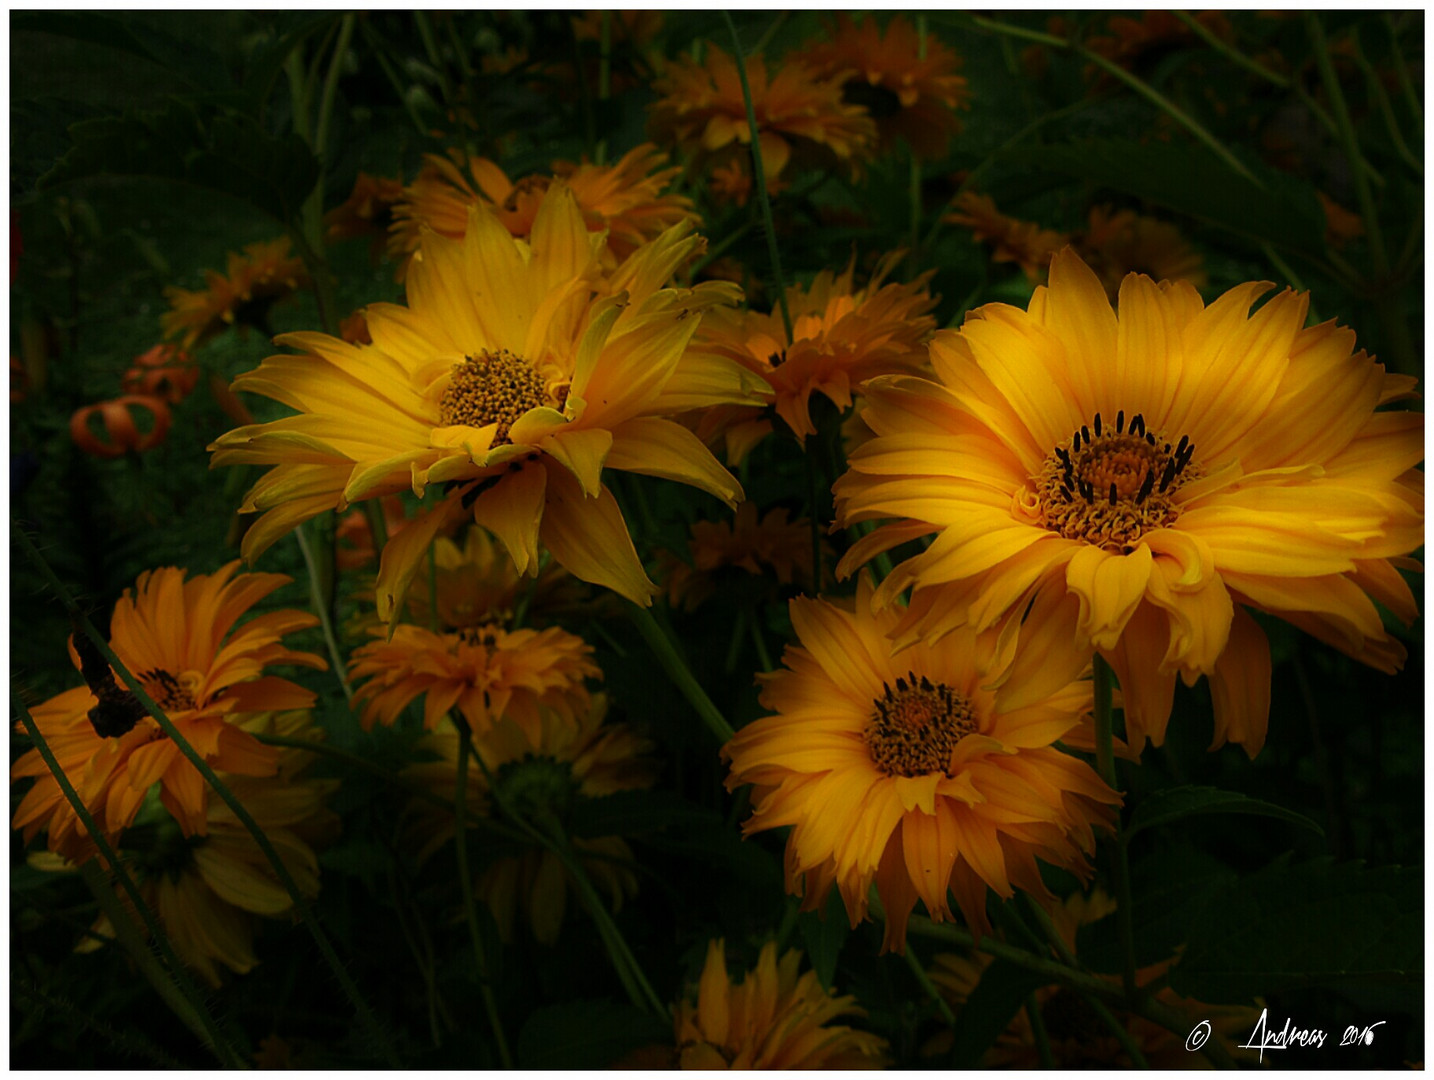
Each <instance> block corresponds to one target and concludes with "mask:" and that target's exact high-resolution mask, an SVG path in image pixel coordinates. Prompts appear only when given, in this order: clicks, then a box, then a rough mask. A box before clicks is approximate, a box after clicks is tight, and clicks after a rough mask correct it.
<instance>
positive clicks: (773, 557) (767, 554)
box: [667, 502, 830, 611]
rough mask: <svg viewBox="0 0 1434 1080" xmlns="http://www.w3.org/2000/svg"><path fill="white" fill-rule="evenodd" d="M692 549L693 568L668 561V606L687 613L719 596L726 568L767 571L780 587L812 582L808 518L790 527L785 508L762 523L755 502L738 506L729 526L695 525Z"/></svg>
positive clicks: (765, 516)
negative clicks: (719, 577) (715, 593)
mask: <svg viewBox="0 0 1434 1080" xmlns="http://www.w3.org/2000/svg"><path fill="white" fill-rule="evenodd" d="M691 550H692V565H691V566H688V565H687V564H686V563H684V562H681V561H680V560H678V559H676V558H674V557H672V556H670V555H669V556H667V560H668V564H669V565H670V567H671V570H670V572H669V573H668V575H667V595H668V601H669V603H671V604H672V606H673V607H679V606H680V607H684V608H685V609H686V610H688V611H695V610H696V609H697V606H698V605H699V604H701V603H702V601H704V600H706V599H707V598H708V597H709V596H711V595H712V594H713V593H714V592H716V591H717V582H718V580H719V579H718V573H719V572H720V571H721V570H723V569H725V568H727V567H736V568H739V569H741V570H745V571H746V572H747V573H748V574H755V575H759V576H760V575H762V574H765V573H768V572H770V573H772V574H773V575H774V576H775V577H776V579H777V581H778V582H779V583H780V584H782V585H791V584H792V583H793V582H794V581H802V582H810V581H811V579H812V534H811V525H810V523H809V522H808V521H807V519H806V518H798V519H797V520H796V521H791V522H789V521H788V520H787V511H786V508H785V507H780V506H779V507H776V508H775V509H773V510H769V511H768V512H767V513H766V514H765V515H763V517H762V520H761V523H760V524H759V523H758V522H757V504H756V503H754V502H744V503H742V505H740V506H738V507H737V513H736V515H735V516H734V517H733V519H732V523H731V524H730V525H729V524H727V522H725V521H698V522H694V523H693V525H692V544H691ZM827 557H828V558H830V551H828V553H827Z"/></svg>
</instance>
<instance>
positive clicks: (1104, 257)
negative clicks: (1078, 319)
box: [1077, 206, 1207, 303]
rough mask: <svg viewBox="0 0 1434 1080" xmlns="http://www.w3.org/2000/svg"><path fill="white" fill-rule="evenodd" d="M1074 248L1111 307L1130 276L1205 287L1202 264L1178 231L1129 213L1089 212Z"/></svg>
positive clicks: (1104, 208)
mask: <svg viewBox="0 0 1434 1080" xmlns="http://www.w3.org/2000/svg"><path fill="white" fill-rule="evenodd" d="M1077 244H1078V245H1079V247H1080V252H1081V257H1082V258H1084V259H1085V261H1086V262H1087V263H1088V264H1089V265H1090V268H1091V269H1092V270H1094V271H1095V272H1096V274H1097V275H1099V277H1100V280H1101V283H1102V284H1103V285H1104V286H1105V291H1106V295H1107V296H1109V297H1110V299H1111V302H1112V303H1114V302H1115V301H1116V300H1117V299H1118V298H1119V297H1120V285H1121V282H1123V281H1124V280H1125V276H1126V275H1127V274H1130V273H1140V274H1147V275H1149V276H1150V277H1152V278H1154V279H1155V280H1156V281H1188V282H1189V283H1190V284H1191V285H1194V286H1195V287H1196V288H1197V289H1200V288H1204V286H1205V283H1206V280H1207V278H1206V276H1205V260H1204V259H1203V258H1201V256H1200V253H1199V252H1198V251H1196V250H1195V249H1194V248H1192V247H1191V246H1190V242H1189V241H1188V240H1186V239H1185V237H1183V236H1181V235H1180V230H1179V229H1177V228H1176V227H1175V226H1174V225H1171V224H1170V223H1169V222H1165V221H1160V220H1159V219H1157V218H1152V217H1146V216H1144V215H1143V214H1137V213H1135V211H1133V210H1112V209H1111V208H1110V207H1107V206H1093V207H1091V210H1090V218H1089V224H1088V225H1087V227H1086V231H1085V235H1083V236H1081V237H1079V238H1078V240H1077Z"/></svg>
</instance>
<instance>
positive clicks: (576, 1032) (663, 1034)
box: [518, 1001, 672, 1069]
mask: <svg viewBox="0 0 1434 1080" xmlns="http://www.w3.org/2000/svg"><path fill="white" fill-rule="evenodd" d="M652 1043H661V1044H665V1045H671V1044H672V1028H671V1027H669V1026H668V1025H666V1024H663V1023H661V1022H660V1021H658V1020H656V1019H654V1018H653V1017H651V1016H649V1015H648V1014H647V1013H645V1012H640V1011H639V1010H637V1009H635V1008H633V1007H632V1006H631V1005H617V1004H614V1003H613V1002H611V1001H573V1002H568V1003H566V1004H564V1005H554V1006H552V1007H550V1008H546V1009H539V1010H538V1011H537V1012H535V1013H533V1015H532V1016H531V1017H530V1018H529V1019H528V1022H527V1023H526V1024H524V1025H523V1030H522V1031H521V1032H519V1034H518V1065H519V1067H521V1068H524V1069H606V1068H610V1067H611V1066H612V1065H613V1064H614V1063H615V1062H617V1061H618V1060H619V1059H620V1058H622V1056H623V1055H624V1054H627V1053H630V1052H631V1051H633V1050H636V1049H638V1048H639V1047H642V1046H647V1045H650V1044H652Z"/></svg>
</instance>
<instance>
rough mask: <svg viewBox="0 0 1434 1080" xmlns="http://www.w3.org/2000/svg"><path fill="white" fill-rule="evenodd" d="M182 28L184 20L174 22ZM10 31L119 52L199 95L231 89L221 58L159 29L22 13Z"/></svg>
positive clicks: (100, 18) (86, 15) (94, 16)
mask: <svg viewBox="0 0 1434 1080" xmlns="http://www.w3.org/2000/svg"><path fill="white" fill-rule="evenodd" d="M170 25H172V26H179V27H182V26H184V25H185V23H184V21H183V20H176V21H174V22H172V23H170ZM10 29H11V31H12V32H13V31H15V30H31V31H37V32H40V33H45V34H57V35H59V36H61V37H68V38H73V39H75V40H77V41H86V42H89V43H91V44H94V45H102V46H104V47H106V48H110V49H119V50H121V51H122V52H127V53H129V54H131V55H133V56H138V57H140V58H142V59H144V60H148V61H149V62H150V63H153V64H157V65H159V66H160V67H162V68H164V69H165V70H166V71H168V72H170V73H172V74H173V75H176V76H178V77H179V78H181V79H183V80H184V81H185V82H187V83H189V84H190V85H191V86H193V87H194V88H195V89H196V90H224V89H227V88H229V86H230V85H231V82H230V79H229V77H228V73H227V72H226V71H225V70H224V65H223V64H222V63H221V62H220V59H219V55H218V54H217V53H215V52H214V51H213V50H212V49H210V48H208V47H207V46H206V45H205V44H204V43H203V42H202V41H199V40H194V39H190V40H181V39H179V38H177V37H175V36H173V35H172V34H169V33H166V32H165V31H162V30H160V29H158V28H157V27H154V26H148V25H145V24H144V23H141V22H139V21H137V20H134V19H127V18H124V17H123V16H116V15H108V14H105V13H103V12H99V11H86V12H65V11H23V12H15V13H13V14H12V15H11V17H10Z"/></svg>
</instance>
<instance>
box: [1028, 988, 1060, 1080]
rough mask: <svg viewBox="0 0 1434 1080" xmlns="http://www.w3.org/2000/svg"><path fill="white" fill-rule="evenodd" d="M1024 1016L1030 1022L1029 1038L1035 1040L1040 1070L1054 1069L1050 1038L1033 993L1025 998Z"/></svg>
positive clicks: (1038, 1003)
mask: <svg viewBox="0 0 1434 1080" xmlns="http://www.w3.org/2000/svg"><path fill="white" fill-rule="evenodd" d="M1026 1016H1027V1018H1029V1019H1030V1021H1031V1037H1032V1038H1034V1039H1035V1040H1036V1055H1037V1056H1038V1057H1039V1058H1040V1059H1041V1068H1043V1069H1054V1068H1055V1067H1056V1059H1055V1055H1054V1054H1052V1053H1051V1038H1050V1036H1049V1035H1048V1034H1046V1021H1045V1018H1044V1017H1043V1016H1041V1006H1040V1002H1038V1001H1037V1000H1036V995H1035V994H1033V993H1032V994H1028V995H1027V996H1026Z"/></svg>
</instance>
